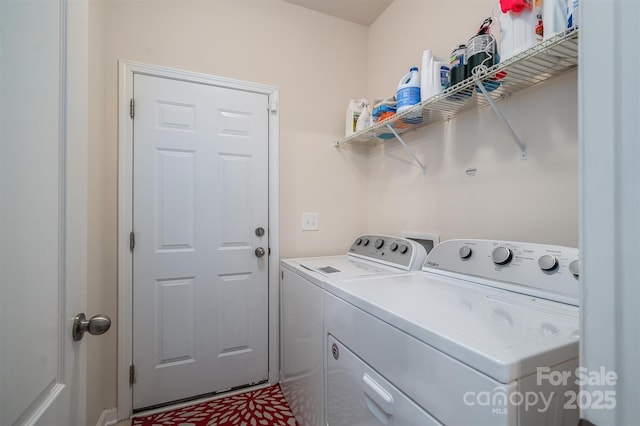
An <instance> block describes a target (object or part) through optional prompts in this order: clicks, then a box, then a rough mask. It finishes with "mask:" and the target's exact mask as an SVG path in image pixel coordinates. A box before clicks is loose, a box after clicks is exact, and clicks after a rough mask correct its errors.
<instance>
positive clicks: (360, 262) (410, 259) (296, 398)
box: [280, 235, 426, 426]
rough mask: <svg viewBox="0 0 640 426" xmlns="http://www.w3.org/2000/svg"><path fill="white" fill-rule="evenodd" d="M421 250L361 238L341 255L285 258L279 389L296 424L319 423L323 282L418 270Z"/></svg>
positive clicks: (401, 241) (404, 242) (394, 240)
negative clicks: (280, 388) (296, 421)
mask: <svg viewBox="0 0 640 426" xmlns="http://www.w3.org/2000/svg"><path fill="white" fill-rule="evenodd" d="M425 257H426V251H425V249H424V247H422V246H421V245H420V244H418V243H416V242H414V241H412V240H409V239H405V238H398V237H390V236H384V235H363V236H361V237H359V238H357V239H356V240H355V241H354V242H353V244H352V245H351V247H350V248H349V250H348V252H347V254H344V255H338V256H322V257H309V258H301V259H286V260H283V261H282V262H281V275H280V278H281V281H280V297H281V300H280V315H281V317H280V323H281V330H280V342H281V343H280V345H281V346H280V385H281V387H282V390H283V393H284V395H285V398H286V399H287V402H288V403H289V406H290V407H291V409H292V411H293V414H294V415H295V416H296V419H297V420H298V423H299V424H300V425H301V426H307V425H310V426H319V425H323V426H324V425H325V424H326V423H325V414H324V413H325V410H324V407H325V404H324V394H325V390H324V356H323V354H324V345H325V343H326V342H325V339H324V332H323V312H324V309H323V292H324V287H325V285H326V282H327V281H328V280H341V279H352V278H364V277H383V276H384V277H390V276H395V275H399V274H407V273H409V271H415V270H419V269H420V268H421V266H422V264H423V263H424V260H425Z"/></svg>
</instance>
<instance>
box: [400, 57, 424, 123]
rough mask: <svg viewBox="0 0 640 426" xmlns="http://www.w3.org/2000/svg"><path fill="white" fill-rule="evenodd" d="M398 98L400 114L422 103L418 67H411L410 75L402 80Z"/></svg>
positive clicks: (406, 75)
mask: <svg viewBox="0 0 640 426" xmlns="http://www.w3.org/2000/svg"><path fill="white" fill-rule="evenodd" d="M396 97H397V99H398V109H397V112H398V113H401V112H402V111H404V110H406V109H408V108H411V107H412V106H413V105H415V104H417V103H420V73H418V67H411V69H410V70H409V73H408V74H405V75H404V76H403V77H402V78H401V79H400V81H399V82H398V94H397V96H396Z"/></svg>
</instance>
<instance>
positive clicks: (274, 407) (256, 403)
mask: <svg viewBox="0 0 640 426" xmlns="http://www.w3.org/2000/svg"><path fill="white" fill-rule="evenodd" d="M131 425H132V426H165V425H172V426H227V425H229V426H231V425H233V426H272V425H277V426H297V423H296V419H295V418H294V417H293V413H291V409H290V408H289V405H288V404H287V401H286V400H285V399H284V395H282V391H281V390H280V385H274V386H270V387H268V388H264V389H260V390H257V391H253V392H246V393H241V394H238V395H234V396H228V397H226V398H221V399H217V400H215V401H209V402H203V403H200V404H197V405H191V406H189V407H184V408H180V409H178V410H172V411H167V412H164V413H158V414H153V415H151V416H147V417H138V418H133V419H132V422H131Z"/></svg>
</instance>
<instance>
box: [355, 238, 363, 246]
mask: <svg viewBox="0 0 640 426" xmlns="http://www.w3.org/2000/svg"><path fill="white" fill-rule="evenodd" d="M360 244H362V238H358V239H357V240H356V245H357V246H359V245H360Z"/></svg>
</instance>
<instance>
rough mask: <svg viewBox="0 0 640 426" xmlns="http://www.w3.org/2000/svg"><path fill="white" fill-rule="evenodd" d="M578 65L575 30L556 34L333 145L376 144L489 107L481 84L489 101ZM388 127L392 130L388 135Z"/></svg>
mask: <svg viewBox="0 0 640 426" xmlns="http://www.w3.org/2000/svg"><path fill="white" fill-rule="evenodd" d="M577 66H578V28H572V29H569V30H567V31H565V32H564V33H560V34H558V35H556V36H554V37H552V38H550V39H548V40H545V41H543V42H542V43H540V44H538V45H536V46H534V47H532V48H530V49H527V50H525V51H524V52H521V53H520V54H518V55H516V56H513V57H511V58H509V59H507V60H505V61H503V62H500V63H499V64H497V65H494V66H493V67H491V68H488V69H487V70H486V72H485V73H483V74H482V75H476V76H472V77H469V78H467V79H465V80H464V81H462V82H460V83H458V84H456V85H455V86H452V87H449V88H448V89H446V90H445V91H444V92H442V93H440V94H438V95H436V96H433V97H431V98H429V99H426V100H424V101H422V102H420V103H419V104H417V105H415V106H413V107H411V108H410V109H407V110H405V111H403V112H402V113H399V114H396V115H394V116H393V117H389V118H387V119H386V120H383V121H379V122H377V123H376V124H374V125H373V126H371V127H368V128H366V129H363V130H361V131H359V132H357V133H355V134H353V135H351V136H349V137H347V138H344V139H342V140H338V141H334V145H336V146H340V145H343V144H350V143H357V144H365V145H376V144H379V143H383V142H384V141H385V140H387V139H392V138H395V137H396V135H394V133H397V134H398V135H400V134H403V133H405V132H407V131H409V130H414V129H417V128H420V127H423V126H427V125H429V124H432V123H436V122H439V121H443V120H449V119H451V118H453V117H455V116H456V115H458V114H460V113H461V112H464V111H468V110H472V109H479V108H483V107H485V106H487V105H489V104H490V101H489V99H487V98H486V97H485V96H484V95H483V94H482V93H481V90H480V88H479V87H477V83H481V84H483V86H484V88H485V89H486V92H487V94H488V96H489V97H490V98H491V100H492V101H493V102H496V101H499V100H501V99H504V98H506V97H508V96H510V95H512V94H514V93H516V92H518V91H520V90H523V89H526V88H529V87H533V86H536V85H538V84H540V83H543V82H545V81H547V80H549V79H550V78H553V77H557V76H559V75H561V74H564V73H566V72H569V71H571V70H574V69H575V68H577ZM388 126H391V127H393V129H394V130H395V132H391V131H390V130H391V129H389V127H388Z"/></svg>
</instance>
